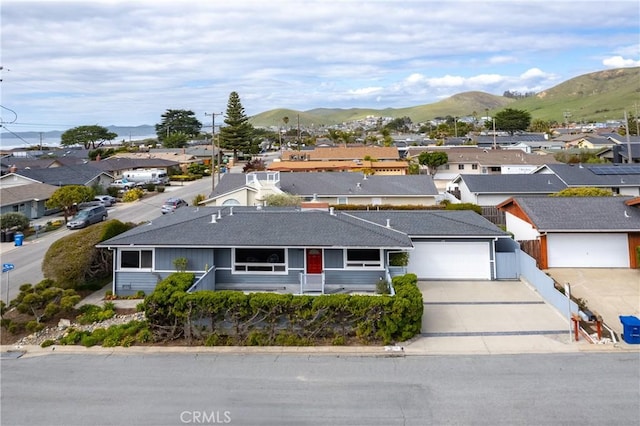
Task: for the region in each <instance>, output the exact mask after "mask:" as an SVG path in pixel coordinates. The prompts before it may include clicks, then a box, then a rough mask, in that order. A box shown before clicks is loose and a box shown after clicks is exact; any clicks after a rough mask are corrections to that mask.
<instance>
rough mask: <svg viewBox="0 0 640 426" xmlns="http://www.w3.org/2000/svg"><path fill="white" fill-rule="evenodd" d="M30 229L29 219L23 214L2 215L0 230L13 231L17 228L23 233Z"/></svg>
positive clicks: (0, 216) (0, 217)
mask: <svg viewBox="0 0 640 426" xmlns="http://www.w3.org/2000/svg"><path fill="white" fill-rule="evenodd" d="M28 227H29V218H28V217H27V216H25V215H24V214H23V213H17V212H10V213H4V214H2V215H0V228H2V229H11V228H16V229H17V230H19V231H23V230H25V229H27V228H28Z"/></svg>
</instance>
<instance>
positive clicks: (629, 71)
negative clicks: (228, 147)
mask: <svg viewBox="0 0 640 426" xmlns="http://www.w3.org/2000/svg"><path fill="white" fill-rule="evenodd" d="M639 98H640V68H638V67H637V68H620V69H615V70H607V71H599V72H594V73H590V74H585V75H582V76H579V77H576V78H573V79H571V80H568V81H566V82H564V83H561V84H559V85H557V86H555V87H552V88H550V89H547V90H544V91H542V92H540V93H538V94H537V95H536V96H534V97H530V98H526V99H519V100H514V99H510V98H505V97H503V96H496V95H491V94H489V93H484V92H464V93H459V94H457V95H454V96H451V97H450V98H447V99H444V100H442V101H439V102H435V103H432V104H426V105H418V106H414V107H408V108H386V109H362V108H351V109H339V108H335V109H329V108H317V109H312V110H309V111H295V110H290V109H274V110H270V111H266V112H263V113H260V114H258V115H255V116H253V117H251V123H252V124H253V125H254V126H283V121H282V118H283V117H289V124H288V127H295V126H297V120H298V115H299V118H300V125H301V126H305V127H306V126H312V125H313V126H316V127H317V126H326V125H333V124H339V123H343V122H348V121H354V120H358V119H362V118H365V117H366V116H368V115H374V116H383V117H393V118H398V117H405V116H408V117H410V118H411V120H412V121H413V122H414V123H420V122H425V121H427V120H430V119H433V118H436V117H446V116H447V115H450V116H470V115H473V113H475V114H477V116H479V117H481V116H483V115H485V112H486V110H488V111H489V114H492V113H495V112H496V111H499V110H501V109H503V108H505V107H506V106H509V107H510V108H517V109H523V110H526V111H529V112H530V113H531V116H532V117H533V118H541V119H544V120H555V121H558V122H562V121H564V117H565V114H569V115H570V117H571V118H570V119H571V120H573V121H582V120H584V121H596V120H597V121H604V120H607V119H619V118H621V117H623V115H624V110H625V109H626V110H627V111H628V112H629V113H630V114H631V113H635V104H639V105H638V108H639V109H640V103H639V102H638V99H639Z"/></svg>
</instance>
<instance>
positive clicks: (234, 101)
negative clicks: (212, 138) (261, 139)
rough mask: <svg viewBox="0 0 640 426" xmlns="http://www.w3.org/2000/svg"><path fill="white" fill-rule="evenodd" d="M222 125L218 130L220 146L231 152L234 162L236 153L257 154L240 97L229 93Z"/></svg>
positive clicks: (255, 141)
mask: <svg viewBox="0 0 640 426" xmlns="http://www.w3.org/2000/svg"><path fill="white" fill-rule="evenodd" d="M224 124H225V126H223V127H222V128H220V135H219V137H220V146H221V147H222V148H223V149H229V150H233V159H234V161H235V160H237V159H238V151H241V152H242V153H244V154H257V153H258V143H257V140H256V139H255V137H254V132H253V126H252V125H251V123H249V117H247V115H246V114H245V112H244V108H243V107H242V103H241V102H240V96H239V95H238V93H237V92H231V94H230V95H229V102H228V103H227V112H226V113H225V118H224Z"/></svg>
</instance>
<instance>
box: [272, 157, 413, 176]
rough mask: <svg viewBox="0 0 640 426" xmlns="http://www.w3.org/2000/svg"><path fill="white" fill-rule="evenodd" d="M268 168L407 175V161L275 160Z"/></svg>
mask: <svg viewBox="0 0 640 426" xmlns="http://www.w3.org/2000/svg"><path fill="white" fill-rule="evenodd" d="M267 170H271V171H278V172H363V171H365V172H367V173H373V174H376V175H406V174H407V171H408V170H409V164H408V163H407V162H406V161H390V160H387V161H366V160H362V161H361V160H354V161H340V160H336V161H274V162H272V163H271V164H269V165H268V166H267Z"/></svg>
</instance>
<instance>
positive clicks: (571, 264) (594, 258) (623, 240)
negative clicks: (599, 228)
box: [547, 234, 630, 268]
mask: <svg viewBox="0 0 640 426" xmlns="http://www.w3.org/2000/svg"><path fill="white" fill-rule="evenodd" d="M547 257H548V265H549V268H628V267H629V266H630V265H629V244H628V241H627V236H626V234H549V235H547Z"/></svg>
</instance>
